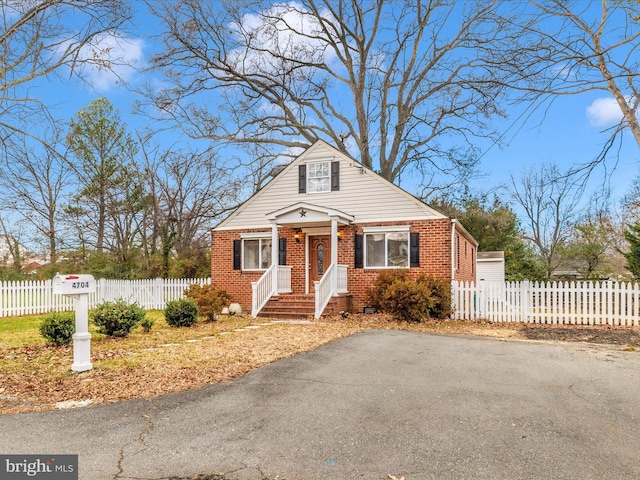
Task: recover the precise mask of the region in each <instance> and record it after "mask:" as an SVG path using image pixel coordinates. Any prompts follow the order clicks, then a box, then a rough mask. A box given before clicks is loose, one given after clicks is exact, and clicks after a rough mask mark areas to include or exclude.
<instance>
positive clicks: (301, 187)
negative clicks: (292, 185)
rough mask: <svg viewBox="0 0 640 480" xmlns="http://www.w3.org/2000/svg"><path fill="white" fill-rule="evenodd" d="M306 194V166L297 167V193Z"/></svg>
mask: <svg viewBox="0 0 640 480" xmlns="http://www.w3.org/2000/svg"><path fill="white" fill-rule="evenodd" d="M306 192H307V166H306V165H298V193H306Z"/></svg>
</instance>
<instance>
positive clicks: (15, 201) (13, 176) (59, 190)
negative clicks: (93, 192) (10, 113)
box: [0, 130, 71, 263]
mask: <svg viewBox="0 0 640 480" xmlns="http://www.w3.org/2000/svg"><path fill="white" fill-rule="evenodd" d="M61 136H62V132H61V131H60V130H57V131H55V132H53V133H52V134H51V135H49V137H48V138H45V139H44V140H45V143H46V145H49V146H50V147H45V146H43V145H42V144H40V143H39V142H30V141H28V140H27V139H23V142H22V143H21V144H20V145H19V144H18V143H17V142H16V143H14V144H13V148H12V149H11V150H9V151H8V156H7V158H6V159H5V161H4V162H3V163H2V171H1V173H0V186H1V192H0V206H1V207H2V209H3V210H4V211H5V212H7V213H8V212H11V214H12V215H13V216H14V220H15V219H22V220H23V223H25V224H28V225H30V226H31V231H32V233H33V237H34V241H35V243H39V240H45V241H47V243H48V244H47V246H46V247H47V251H48V256H49V259H50V262H51V263H55V262H56V260H57V257H58V250H59V240H60V238H59V236H60V232H59V226H60V213H61V207H62V203H63V198H64V195H65V193H66V188H67V187H68V186H69V185H70V181H71V169H70V168H69V166H68V164H67V162H66V161H65V159H64V157H63V156H62V155H60V154H58V153H57V150H56V149H55V148H51V147H60V145H62V144H63V140H62V138H61Z"/></svg>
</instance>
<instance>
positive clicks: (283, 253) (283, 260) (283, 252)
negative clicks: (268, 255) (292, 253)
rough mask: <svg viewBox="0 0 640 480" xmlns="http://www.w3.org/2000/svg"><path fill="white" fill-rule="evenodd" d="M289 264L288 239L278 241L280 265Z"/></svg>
mask: <svg viewBox="0 0 640 480" xmlns="http://www.w3.org/2000/svg"><path fill="white" fill-rule="evenodd" d="M286 264H287V239H286V238H279V239H278V265H286Z"/></svg>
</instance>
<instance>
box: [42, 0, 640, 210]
mask: <svg viewBox="0 0 640 480" xmlns="http://www.w3.org/2000/svg"><path fill="white" fill-rule="evenodd" d="M136 5H138V6H139V7H140V9H139V11H138V16H137V18H136V26H137V27H138V28H136V30H135V34H130V35H129V36H127V37H126V38H121V39H119V41H118V42H111V44H110V48H111V51H112V55H113V56H114V57H120V58H121V59H122V60H123V61H125V62H127V63H130V64H131V65H133V68H130V67H117V71H118V73H119V75H120V76H121V77H122V78H123V79H124V80H126V81H127V82H128V83H129V84H130V85H131V86H134V87H135V86H139V85H141V84H142V83H144V82H151V83H153V82H154V81H155V79H154V78H153V77H152V76H151V74H148V73H144V72H143V69H144V67H145V66H146V62H147V60H148V59H149V58H150V56H151V55H152V53H153V52H154V51H155V50H156V49H157V48H158V45H157V44H156V43H155V40H154V39H153V38H152V35H153V34H154V33H157V32H158V31H159V28H158V27H157V25H156V23H155V22H156V21H155V19H153V18H151V17H149V16H148V15H147V14H146V12H145V11H144V6H143V5H142V3H139V4H136ZM84 73H85V77H86V79H87V81H88V83H89V85H87V84H83V83H82V82H80V81H79V80H77V79H75V78H71V79H70V78H68V76H67V77H66V78H64V79H60V78H52V79H50V80H49V81H46V82H42V83H40V84H39V85H35V86H33V87H32V90H31V93H32V94H33V95H36V96H38V97H39V98H41V99H42V100H43V101H44V102H45V103H46V104H48V105H49V106H50V107H51V111H52V114H53V115H54V116H55V117H56V118H58V119H60V120H62V121H68V120H69V119H70V118H71V117H72V116H73V115H74V114H75V112H77V111H78V110H79V109H81V108H84V107H85V106H87V105H88V103H89V102H91V101H92V100H94V99H96V98H98V97H102V96H104V97H106V98H108V99H109V101H110V102H111V103H112V104H113V105H114V106H115V107H116V108H118V109H119V111H120V115H121V118H122V120H123V121H124V122H126V123H127V124H128V125H129V127H130V128H131V129H135V128H143V127H144V126H146V125H147V119H146V118H144V117H137V116H134V115H133V114H132V113H131V104H132V102H133V101H134V100H135V99H136V97H135V95H134V94H133V93H132V92H131V91H129V90H128V89H127V88H125V87H124V86H123V85H122V84H121V83H119V82H118V81H117V78H116V76H114V75H113V74H111V73H110V72H108V71H97V70H86V71H85V72H84ZM62 76H63V77H64V75H62ZM519 114H520V112H519V111H518V110H517V109H516V108H514V109H512V110H511V118H509V119H507V120H499V119H496V121H495V126H496V128H497V130H498V131H500V132H501V133H504V141H505V142H506V145H505V146H504V147H497V146H492V145H491V144H490V143H487V144H481V145H480V150H481V152H482V153H483V156H482V161H481V164H480V170H481V173H482V177H480V178H478V179H476V180H474V181H473V182H472V184H471V187H472V189H477V190H479V191H487V190H489V189H492V188H496V187H498V186H499V185H502V184H505V183H508V182H509V181H510V177H511V175H513V176H515V177H518V176H519V175H521V174H522V173H523V172H524V171H526V170H527V169H529V168H532V167H536V166H537V165H539V164H541V163H552V162H553V163H557V164H558V165H560V166H561V167H563V168H570V167H572V166H576V165H580V164H584V163H586V162H589V161H591V160H592V159H593V158H594V157H596V156H597V155H598V153H599V152H600V151H601V149H602V145H603V144H604V143H605V141H606V140H607V138H608V134H607V133H603V131H604V130H606V129H607V128H608V127H610V126H612V125H614V124H616V123H617V121H618V119H619V118H620V112H619V109H618V108H617V106H616V105H615V102H613V97H611V96H610V95H608V94H606V93H605V92H591V93H585V94H581V95H575V96H564V97H559V98H557V99H555V100H554V101H553V102H552V103H551V104H549V105H546V106H544V107H541V108H538V109H537V110H536V111H534V112H533V114H532V115H531V117H530V118H529V119H528V121H527V122H526V123H524V124H523V122H522V121H520V122H516V125H515V126H512V124H513V122H514V120H515V119H516V118H517V117H518V115H519ZM175 135H176V137H175V139H172V140H175V141H179V140H185V141H186V139H185V138H181V137H180V136H179V135H180V134H179V133H178V132H176V133H175ZM605 166H606V169H607V170H608V171H609V173H611V182H610V185H611V188H612V201H613V202H614V203H615V202H616V199H618V198H620V197H621V196H622V195H624V193H625V192H626V191H627V190H628V188H629V185H630V183H631V182H632V180H633V179H634V178H635V176H636V175H637V173H638V171H639V168H640V149H639V148H638V145H637V144H636V143H635V141H634V139H633V138H632V136H631V135H630V134H629V133H627V134H626V135H624V138H623V142H622V143H621V148H620V150H619V153H617V154H616V155H615V156H614V155H612V154H611V155H610V158H609V159H608V161H607V163H606V165H605ZM614 166H615V170H613V168H614ZM604 174H605V169H604V168H602V169H600V170H599V171H598V172H597V173H596V175H595V176H594V178H592V180H591V187H592V191H596V189H597V187H598V186H599V183H600V181H601V180H602V178H603V177H604ZM401 185H402V186H403V187H404V188H407V189H408V190H411V189H412V186H411V185H410V184H409V183H408V182H405V181H401ZM412 193H413V192H412Z"/></svg>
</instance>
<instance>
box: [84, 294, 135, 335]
mask: <svg viewBox="0 0 640 480" xmlns="http://www.w3.org/2000/svg"><path fill="white" fill-rule="evenodd" d="M146 313H147V312H146V311H145V309H144V308H142V307H140V306H139V305H138V304H137V303H127V302H125V301H124V300H122V299H120V300H116V301H114V302H103V303H101V304H99V305H96V307H95V308H94V309H93V310H91V312H89V317H90V318H91V320H92V321H93V323H94V324H95V325H96V326H97V327H98V331H99V332H101V333H104V334H106V335H108V336H110V337H126V336H127V335H129V333H131V330H133V329H134V328H135V327H136V326H137V325H138V324H139V323H140V322H141V321H142V319H143V318H144V317H145V316H146Z"/></svg>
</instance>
